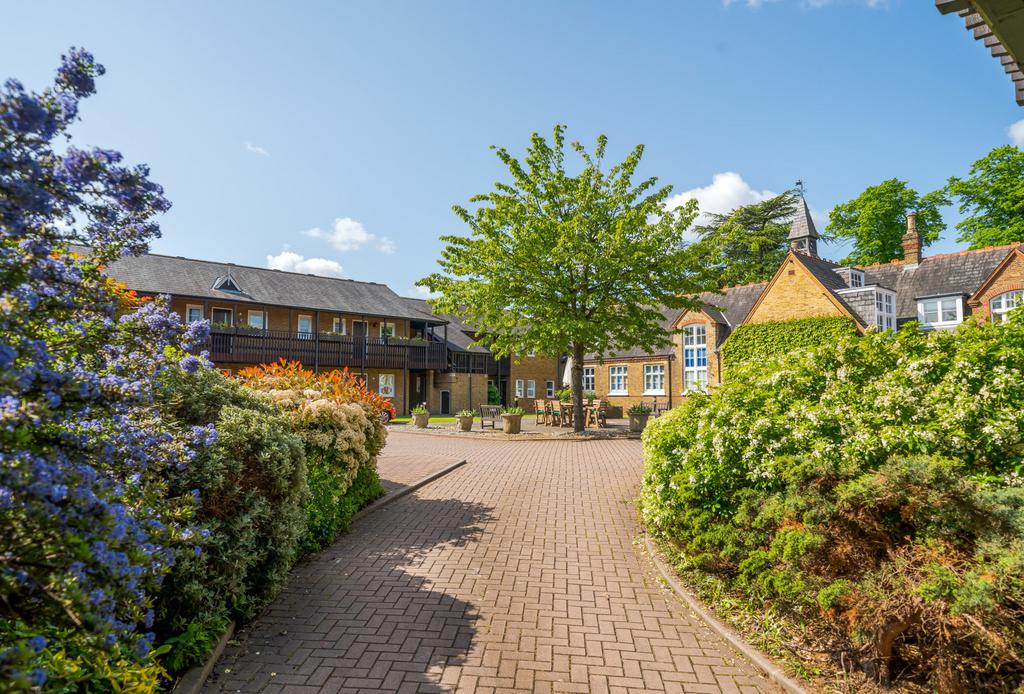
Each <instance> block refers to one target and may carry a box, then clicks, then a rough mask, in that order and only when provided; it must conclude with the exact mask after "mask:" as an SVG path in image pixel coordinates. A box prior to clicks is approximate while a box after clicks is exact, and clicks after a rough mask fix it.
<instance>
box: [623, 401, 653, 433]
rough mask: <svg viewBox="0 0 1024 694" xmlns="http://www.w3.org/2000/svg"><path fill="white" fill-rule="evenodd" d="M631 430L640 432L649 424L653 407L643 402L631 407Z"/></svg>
mask: <svg viewBox="0 0 1024 694" xmlns="http://www.w3.org/2000/svg"><path fill="white" fill-rule="evenodd" d="M628 414H629V430H630V431H631V432H633V433H635V434H639V433H640V432H641V431H643V430H644V427H646V426H647V418H648V417H650V416H651V408H650V407H648V406H647V405H644V404H643V403H639V404H636V405H633V406H632V407H630V408H629V412H628Z"/></svg>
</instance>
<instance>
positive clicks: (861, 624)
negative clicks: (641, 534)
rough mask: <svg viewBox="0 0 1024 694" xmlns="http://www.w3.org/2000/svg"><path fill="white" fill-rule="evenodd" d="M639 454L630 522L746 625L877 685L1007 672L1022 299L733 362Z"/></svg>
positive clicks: (1015, 610)
mask: <svg viewBox="0 0 1024 694" xmlns="http://www.w3.org/2000/svg"><path fill="white" fill-rule="evenodd" d="M644 453H645V473H644V478H643V485H642V490H641V509H642V515H643V519H644V522H645V524H646V525H647V526H648V528H649V529H651V531H653V532H654V533H655V534H656V535H657V536H658V537H659V538H660V539H661V540H662V541H663V542H664V543H666V544H667V545H668V546H669V547H670V548H671V549H672V551H673V553H674V554H678V556H679V557H680V560H679V564H678V566H679V567H680V569H681V570H682V571H683V573H684V574H686V575H687V576H688V577H689V578H690V579H692V582H693V583H694V584H695V585H703V584H709V585H710V584H717V585H721V586H723V587H724V588H723V589H724V590H725V592H726V593H727V594H728V595H727V597H726V599H725V602H726V603H728V604H741V605H745V606H746V607H745V609H747V610H748V611H749V612H751V613H752V615H751V616H750V618H749V619H748V620H747V622H748V623H753V622H756V619H757V618H758V617H763V616H764V615H765V614H774V615H782V616H784V617H786V619H782V620H776V619H773V623H778V624H781V623H791V624H794V625H797V626H796V627H794V629H793V630H792V631H791V632H788V633H786V634H785V635H784V637H783V640H784V641H793V642H797V643H799V642H800V641H801V640H802V639H806V640H805V641H804V645H805V647H806V650H804V651H800V652H804V653H813V652H814V651H815V650H816V649H818V648H819V647H820V646H819V644H825V643H827V644H830V646H829V650H830V653H831V656H832V659H833V661H834V662H839V660H840V655H842V656H843V658H842V660H843V662H845V663H854V664H855V665H856V666H859V667H860V668H862V669H863V670H864V671H865V672H866V673H867V675H868V676H870V677H874V678H875V679H877V680H879V681H882V682H886V681H887V680H889V679H897V678H902V680H903V681H904V682H906V683H907V684H911V685H912V686H916V687H926V688H928V690H929V691H931V690H937V691H940V692H954V691H968V690H969V691H1003V690H1004V689H1005V690H1007V691H1015V690H1014V687H1016V686H1020V685H1021V684H1022V683H1024V619H1021V615H1022V614H1024V482H1022V478H1021V475H1022V473H1024V312H1021V315H1019V316H1013V317H1011V319H1010V321H1009V322H1008V323H1006V324H1003V325H995V326H981V327H979V326H977V325H974V324H967V325H964V326H962V327H961V328H960V329H959V330H958V331H956V332H943V331H934V332H931V333H927V334H925V333H922V332H921V331H919V330H918V329H917V328H916V326H911V327H908V328H905V329H903V330H901V331H899V332H898V333H896V334H893V333H875V332H869V333H868V334H867V335H865V336H863V337H857V338H850V337H840V338H837V339H834V340H831V341H826V342H824V343H822V344H821V345H819V346H818V347H817V348H815V349H810V350H806V351H801V352H799V353H796V354H787V355H785V356H781V355H779V356H775V357H773V358H772V357H769V358H766V359H765V360H764V361H753V362H748V363H746V364H738V365H736V366H734V368H733V371H732V372H730V376H729V378H728V379H727V380H726V381H725V382H724V383H723V384H722V385H721V386H720V387H719V388H717V389H716V390H715V391H714V392H713V393H711V394H694V395H692V396H690V397H689V398H687V400H686V402H685V403H684V404H683V405H682V406H680V407H678V408H676V409H674V410H672V411H671V412H669V413H668V414H666V415H664V416H662V417H660V418H658V419H657V420H655V421H654V422H652V423H651V424H650V425H649V426H648V427H647V430H646V431H645V432H644ZM754 614H756V615H757V616H753V615H754ZM780 628H781V627H780ZM798 650H799V649H798ZM915 691H916V689H915Z"/></svg>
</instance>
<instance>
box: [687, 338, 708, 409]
mask: <svg viewBox="0 0 1024 694" xmlns="http://www.w3.org/2000/svg"><path fill="white" fill-rule="evenodd" d="M707 387H708V329H707V326H705V325H702V324H700V323H694V324H693V325H687V326H684V327H683V392H684V393H686V392H687V391H691V390H707Z"/></svg>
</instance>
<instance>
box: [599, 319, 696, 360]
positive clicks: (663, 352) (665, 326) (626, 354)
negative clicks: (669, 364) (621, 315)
mask: <svg viewBox="0 0 1024 694" xmlns="http://www.w3.org/2000/svg"><path fill="white" fill-rule="evenodd" d="M679 314H680V310H679V309H677V308H668V307H667V306H662V308H661V320H660V321H658V324H659V325H660V326H661V329H662V330H663V331H664V332H665V334H666V335H668V334H670V333H671V332H672V324H673V323H675V320H676V318H678V317H679ZM669 354H672V346H671V345H670V346H668V347H659V348H658V349H655V350H654V351H653V352H648V351H647V350H645V349H641V348H639V347H634V348H633V349H627V350H623V351H612V352H609V353H608V354H605V355H604V360H605V361H608V360H609V359H639V358H642V357H662V356H667V355H669ZM597 358H598V355H597V354H588V355H587V356H586V361H592V360H594V359H597Z"/></svg>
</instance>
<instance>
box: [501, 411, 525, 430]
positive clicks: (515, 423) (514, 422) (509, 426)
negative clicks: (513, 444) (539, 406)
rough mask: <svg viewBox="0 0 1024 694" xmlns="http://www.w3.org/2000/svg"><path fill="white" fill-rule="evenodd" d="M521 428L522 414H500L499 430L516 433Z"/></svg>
mask: <svg viewBox="0 0 1024 694" xmlns="http://www.w3.org/2000/svg"><path fill="white" fill-rule="evenodd" d="M522 429H523V415H521V414H503V415H501V430H502V431H504V432H505V433H506V434H518V433H519V432H520V431H522Z"/></svg>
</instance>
